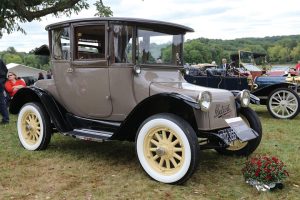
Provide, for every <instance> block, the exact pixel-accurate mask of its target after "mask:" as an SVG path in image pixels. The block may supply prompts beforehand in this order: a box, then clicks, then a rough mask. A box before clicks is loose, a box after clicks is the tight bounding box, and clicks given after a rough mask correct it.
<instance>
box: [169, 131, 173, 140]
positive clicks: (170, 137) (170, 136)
mask: <svg viewBox="0 0 300 200" xmlns="http://www.w3.org/2000/svg"><path fill="white" fill-rule="evenodd" d="M172 139H173V133H172V132H170V134H169V137H168V141H169V142H171V141H172Z"/></svg>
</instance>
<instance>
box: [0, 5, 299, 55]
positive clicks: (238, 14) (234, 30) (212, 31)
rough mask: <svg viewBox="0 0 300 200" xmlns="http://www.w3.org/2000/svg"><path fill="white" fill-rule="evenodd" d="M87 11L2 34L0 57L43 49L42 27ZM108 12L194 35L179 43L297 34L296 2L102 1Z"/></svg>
mask: <svg viewBox="0 0 300 200" xmlns="http://www.w3.org/2000/svg"><path fill="white" fill-rule="evenodd" d="M88 2H89V3H90V5H91V7H90V8H89V10H83V11H81V12H80V13H79V14H78V15H72V16H71V18H68V17H65V16H60V17H59V18H55V17H53V16H51V15H48V16H46V17H43V18H42V20H41V21H33V22H30V23H25V24H21V26H22V27H23V28H24V29H25V31H26V32H27V35H24V34H22V33H20V32H14V33H12V34H10V35H7V34H4V36H3V37H2V38H1V39H0V51H3V50H6V49H7V48H8V47H11V46H13V47H15V49H16V50H17V51H24V52H29V51H30V50H32V49H35V48H36V47H39V46H41V45H43V44H48V38H47V37H48V35H47V32H46V31H45V26H46V25H48V24H51V23H55V22H59V21H64V20H69V19H76V18H85V17H93V16H94V14H95V13H96V9H95V7H94V6H92V4H93V3H95V0H88ZM103 3H104V4H105V5H106V6H109V7H111V10H112V11H113V14H114V17H133V18H144V19H154V20H161V21H168V22H173V23H178V24H183V25H185V26H189V27H191V28H193V29H194V30H195V32H193V33H187V34H186V36H185V39H194V38H199V37H204V38H209V39H236V38H245V37H266V36H281V35H297V34H300V6H299V1H298V0H284V1H283V0H130V1H129V0H103Z"/></svg>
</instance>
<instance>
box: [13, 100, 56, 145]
mask: <svg viewBox="0 0 300 200" xmlns="http://www.w3.org/2000/svg"><path fill="white" fill-rule="evenodd" d="M17 128H18V136H19V140H20V142H21V144H22V146H23V147H24V148H25V149H27V150H31V151H35V150H42V149H45V148H46V147H47V146H48V144H49V142H50V138H51V129H50V120H49V116H48V114H47V113H46V111H45V110H44V108H43V106H42V105H41V104H40V103H37V102H34V103H27V104H25V105H24V106H23V107H22V108H21V110H20V112H19V115H18V121H17Z"/></svg>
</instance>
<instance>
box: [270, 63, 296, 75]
mask: <svg viewBox="0 0 300 200" xmlns="http://www.w3.org/2000/svg"><path fill="white" fill-rule="evenodd" d="M266 74H267V75H268V76H289V75H290V76H298V75H299V72H298V71H296V69H295V68H293V67H290V66H288V65H273V66H272V67H271V69H270V70H268V71H267V73H266Z"/></svg>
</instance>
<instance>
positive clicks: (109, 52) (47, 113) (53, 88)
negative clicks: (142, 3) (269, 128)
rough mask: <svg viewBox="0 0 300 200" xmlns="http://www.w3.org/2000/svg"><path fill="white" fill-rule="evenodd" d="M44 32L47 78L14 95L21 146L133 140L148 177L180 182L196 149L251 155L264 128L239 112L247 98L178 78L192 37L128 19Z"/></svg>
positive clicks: (180, 29)
mask: <svg viewBox="0 0 300 200" xmlns="http://www.w3.org/2000/svg"><path fill="white" fill-rule="evenodd" d="M46 29H47V30H48V31H49V39H50V40H49V43H50V45H49V47H50V48H49V54H50V59H51V65H52V73H53V79H47V80H39V81H37V82H36V83H35V85H34V86H33V87H28V88H22V89H20V90H19V91H18V92H17V93H16V94H15V96H14V98H13V99H12V101H11V104H10V112H11V113H13V114H19V115H18V121H17V126H18V136H19V140H20V143H21V144H22V145H23V147H24V148H26V149H28V150H42V149H45V148H46V147H47V146H48V144H49V142H50V138H51V136H52V133H53V132H61V133H63V134H64V135H70V136H73V137H75V138H79V139H85V140H95V141H103V140H128V141H135V145H136V152H137V156H138V159H139V161H140V164H141V165H142V167H143V168H144V170H145V171H146V172H147V173H148V174H149V175H150V176H151V177H152V178H153V179H155V180H157V181H160V182H163V183H173V184H174V183H176V184H181V183H183V182H185V181H186V180H188V178H189V177H190V176H191V175H192V173H193V172H194V171H195V170H196V168H197V164H198V158H199V149H216V150H217V151H218V152H220V153H222V154H230V155H249V154H250V153H252V152H253V151H254V150H255V149H256V148H257V146H258V145H259V143H260V140H261V135H262V128H261V124H260V121H259V118H258V117H257V115H256V114H255V112H254V111H253V110H251V109H250V108H248V107H247V106H248V105H249V103H250V93H249V91H242V92H239V91H235V92H234V91H232V92H230V91H227V90H222V89H214V88H207V87H201V86H197V85H193V84H190V83H187V82H186V81H185V80H184V77H183V74H187V71H186V69H184V68H183V64H182V63H183V56H182V54H183V42H184V40H183V35H184V34H185V33H186V32H189V31H193V30H192V29H190V28H188V27H185V26H181V25H178V24H172V23H167V22H160V21H153V20H143V19H128V18H93V19H81V20H71V21H66V22H61V23H57V24H52V25H50V26H48V27H46ZM237 116H241V118H240V117H237ZM242 118H243V119H242ZM227 119H229V121H228V123H227V122H226V121H225V120H227ZM244 119H245V120H246V123H244ZM230 123H235V124H236V125H235V129H233V128H232V127H231V126H230ZM239 129H241V130H239ZM199 147H200V148H199Z"/></svg>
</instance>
